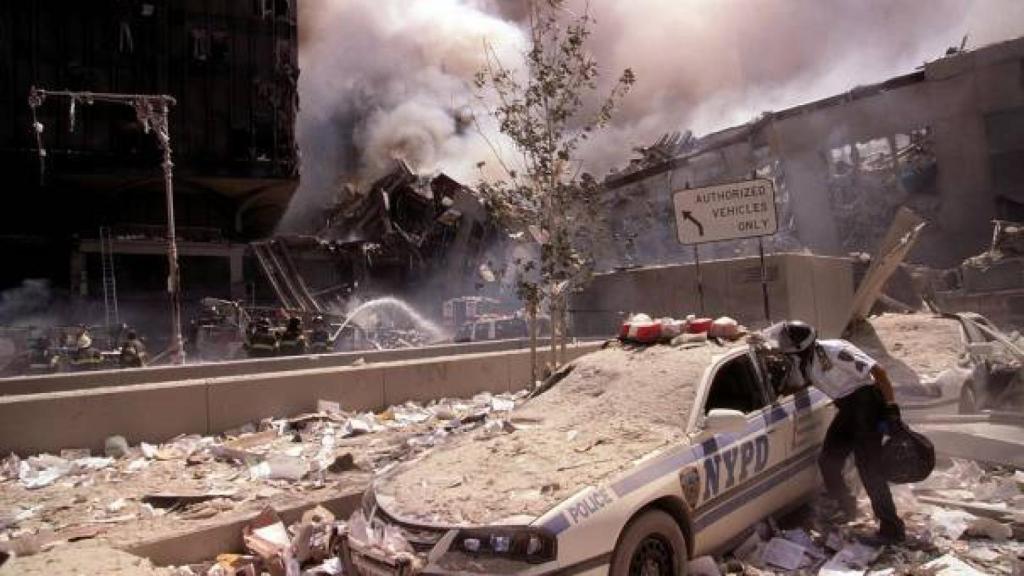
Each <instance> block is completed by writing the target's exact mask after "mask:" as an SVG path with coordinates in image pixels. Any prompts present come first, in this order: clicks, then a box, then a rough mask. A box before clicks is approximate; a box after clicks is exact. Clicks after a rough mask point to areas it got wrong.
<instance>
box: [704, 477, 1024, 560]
mask: <svg viewBox="0 0 1024 576" xmlns="http://www.w3.org/2000/svg"><path fill="white" fill-rule="evenodd" d="M1022 485H1024V472H1022V471H1014V470H1009V469H1005V468H998V467H995V468H983V467H982V466H980V465H979V464H977V463H976V462H972V461H964V460H953V461H952V464H951V465H949V466H948V467H946V468H944V469H941V470H936V471H935V472H934V473H933V474H932V476H931V477H929V478H928V479H927V480H926V481H924V482H921V483H918V484H909V485H903V486H894V487H893V497H894V499H895V500H896V506H897V508H898V509H899V510H900V513H901V516H902V517H903V519H904V521H906V523H907V533H908V540H907V541H906V542H905V543H903V544H900V545H889V546H884V547H878V546H873V545H871V544H869V543H868V540H867V539H866V537H867V536H869V535H870V534H872V533H873V531H874V529H875V525H874V518H873V517H872V515H871V507H870V503H869V501H868V499H867V496H866V495H864V494H863V493H862V495H861V498H860V500H859V503H858V505H859V506H858V507H859V512H860V513H859V516H858V519H857V520H856V521H853V522H848V523H845V524H844V523H839V522H836V521H835V516H834V512H835V510H833V509H831V508H830V507H829V506H828V505H827V504H826V503H823V502H817V503H815V504H813V505H812V506H810V507H808V508H807V509H805V510H803V511H800V512H798V513H796V514H793V515H791V516H790V517H787V518H782V519H780V520H779V522H776V521H775V520H769V521H768V522H764V523H761V524H759V525H758V526H756V527H755V529H754V531H753V532H752V533H751V534H750V535H749V536H748V537H747V539H746V540H745V541H744V542H743V543H741V544H740V545H739V546H738V547H736V548H735V549H733V550H732V551H731V552H729V553H728V554H726V555H725V556H723V557H720V558H710V557H704V558H698V559H696V560H694V561H693V562H691V565H690V571H689V573H690V574H696V575H698V576H700V575H717V574H749V575H769V574H819V575H822V576H852V575H864V574H869V575H879V576H880V575H883V574H892V575H904V574H913V575H926V574H927V575H935V576H954V575H955V576H974V575H979V576H980V575H982V574H1013V575H1017V574H1020V573H1021V570H1022V569H1024V512H1022V508H1024V494H1022V493H1021V486H1022Z"/></svg>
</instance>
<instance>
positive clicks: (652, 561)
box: [611, 510, 687, 576]
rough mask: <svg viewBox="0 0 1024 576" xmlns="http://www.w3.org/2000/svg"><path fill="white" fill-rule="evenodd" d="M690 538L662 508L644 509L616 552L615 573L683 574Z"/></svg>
mask: <svg viewBox="0 0 1024 576" xmlns="http://www.w3.org/2000/svg"><path fill="white" fill-rule="evenodd" d="M686 556H687V554H686V538H684V537H683V532H682V530H680V529H679V524H677V523H676V521H675V519H674V518H672V517H671V516H669V515H668V514H666V513H665V512H662V511H661V510H649V511H647V512H644V513H643V514H641V515H640V516H638V517H637V518H635V519H634V520H633V521H631V522H630V523H629V524H628V525H626V529H625V531H624V532H623V533H622V536H621V537H620V538H619V543H618V545H617V546H616V547H615V553H614V554H613V555H612V569H611V574H612V576H683V575H684V574H686V560H687V558H686Z"/></svg>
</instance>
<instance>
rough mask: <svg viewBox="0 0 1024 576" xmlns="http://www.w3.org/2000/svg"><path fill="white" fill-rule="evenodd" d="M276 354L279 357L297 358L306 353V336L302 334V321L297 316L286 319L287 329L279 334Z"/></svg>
mask: <svg viewBox="0 0 1024 576" xmlns="http://www.w3.org/2000/svg"><path fill="white" fill-rule="evenodd" d="M277 353H278V354H280V355H281V356H298V355H300V354H305V353H306V335H305V334H303V333H302V319H300V318H299V317H298V316H292V317H291V318H289V319H288V327H287V328H285V330H284V333H283V334H281V341H280V342H279V343H278V347H277Z"/></svg>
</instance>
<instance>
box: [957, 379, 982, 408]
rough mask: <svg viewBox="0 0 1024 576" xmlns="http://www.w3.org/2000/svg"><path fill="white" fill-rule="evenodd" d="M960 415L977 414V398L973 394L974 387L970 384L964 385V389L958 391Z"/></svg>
mask: <svg viewBox="0 0 1024 576" xmlns="http://www.w3.org/2000/svg"><path fill="white" fill-rule="evenodd" d="M959 412H960V413H961V414H977V412H978V398H977V395H976V394H975V392H974V385H972V384H971V383H970V382H966V383H964V387H963V388H962V389H961V390H960V408H959Z"/></svg>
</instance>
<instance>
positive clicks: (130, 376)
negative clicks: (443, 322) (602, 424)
mask: <svg viewBox="0 0 1024 576" xmlns="http://www.w3.org/2000/svg"><path fill="white" fill-rule="evenodd" d="M538 342H539V343H540V345H545V344H547V339H546V338H541V339H538ZM529 346H530V341H529V339H528V338H517V339H511V340H495V341H492V342H469V343H464V344H443V345H438V346H424V347H420V348H402V349H398V350H375V351H370V350H364V351H358V352H335V353H332V354H317V355H307V356H292V357H282V358H258V359H246V360H229V361H225V362H210V363H204V364H188V365H185V366H153V367H147V368H134V369H130V370H98V371H96V372H81V373H74V374H46V375H39V376H18V377H12V378H0V396H7V395H14V394H38V393H43V392H58V391H61V390H85V389H88V388H101V387H107V386H133V385H137V384H152V383H156V382H176V381H181V380H191V379H194V378H215V377H220V376H239V375H243V374H261V373H266V372H285V371H289V370H310V369H318V368H332V367H337V366H350V365H352V363H353V362H356V361H357V360H360V359H362V360H363V361H364V362H366V363H367V364H376V363H380V362H394V361H396V360H413V359H417V358H432V357H439V356H456V355H461V354H479V353H482V352H498V351H502V350H523V349H527V348H529Z"/></svg>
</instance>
